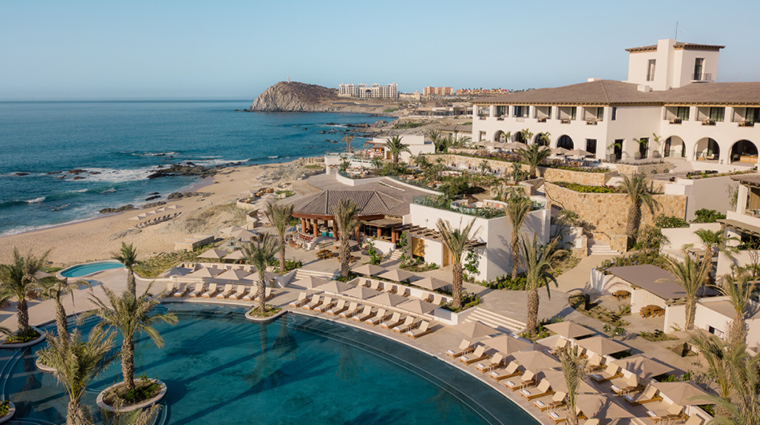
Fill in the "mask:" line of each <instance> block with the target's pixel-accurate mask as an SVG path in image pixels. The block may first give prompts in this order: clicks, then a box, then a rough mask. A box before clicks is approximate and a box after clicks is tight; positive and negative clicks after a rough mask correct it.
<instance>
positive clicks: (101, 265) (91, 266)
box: [61, 260, 124, 277]
mask: <svg viewBox="0 0 760 425" xmlns="http://www.w3.org/2000/svg"><path fill="white" fill-rule="evenodd" d="M119 267H124V265H123V264H121V263H120V262H118V261H116V260H108V261H97V262H94V263H87V264H80V265H78V266H74V267H69V268H68V269H65V270H63V271H62V272H61V276H63V277H80V276H87V275H88V274H93V273H95V272H101V271H103V270H111V269H118V268H119Z"/></svg>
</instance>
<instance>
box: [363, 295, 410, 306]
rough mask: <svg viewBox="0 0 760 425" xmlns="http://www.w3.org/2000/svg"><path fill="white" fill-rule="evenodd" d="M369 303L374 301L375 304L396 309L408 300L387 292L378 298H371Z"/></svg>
mask: <svg viewBox="0 0 760 425" xmlns="http://www.w3.org/2000/svg"><path fill="white" fill-rule="evenodd" d="M368 301H372V302H373V303H375V304H380V305H385V306H389V307H395V306H397V305H399V304H401V303H402V302H404V301H406V298H405V297H402V296H401V295H396V294H389V293H387V292H383V293H382V294H380V295H378V296H376V297H372V298H370V299H369V300H368Z"/></svg>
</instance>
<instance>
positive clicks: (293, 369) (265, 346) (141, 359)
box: [0, 304, 537, 425]
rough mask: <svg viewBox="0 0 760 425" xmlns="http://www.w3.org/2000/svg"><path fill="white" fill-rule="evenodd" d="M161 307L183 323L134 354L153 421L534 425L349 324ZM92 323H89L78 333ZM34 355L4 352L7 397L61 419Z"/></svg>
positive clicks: (52, 384) (55, 395)
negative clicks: (152, 387) (160, 386)
mask: <svg viewBox="0 0 760 425" xmlns="http://www.w3.org/2000/svg"><path fill="white" fill-rule="evenodd" d="M160 308H161V309H162V310H167V311H171V312H173V313H175V314H176V315H177V316H178V317H179V319H180V321H179V324H178V325H176V326H173V327H172V326H168V325H163V324H162V325H160V326H159V330H160V332H161V334H162V336H163V337H164V339H165V342H166V345H165V347H164V348H163V349H162V350H159V349H157V348H155V347H154V346H153V345H152V343H148V341H147V339H146V338H145V337H144V336H143V337H141V338H139V340H137V341H136V343H137V345H138V350H137V356H136V358H135V364H136V370H137V374H138V375H139V374H142V373H145V374H147V375H148V376H150V377H154V376H156V377H158V378H159V379H161V380H163V381H164V382H166V384H167V385H168V387H169V392H168V394H167V396H166V398H165V399H164V400H163V401H162V404H163V405H164V409H162V413H161V415H160V417H159V418H158V420H157V423H158V424H159V425H161V424H191V423H192V424H200V425H206V424H233V423H234V424H240V423H262V424H279V423H293V424H299V423H315V424H331V425H333V424H354V423H356V424H358V423H361V424H387V423H394V422H395V423H404V424H430V423H436V424H462V423H467V424H507V423H509V424H515V425H521V424H526V425H527V424H531V425H534V424H536V423H537V422H536V421H535V420H534V419H533V418H532V417H531V416H530V415H528V414H527V413H526V412H524V411H523V410H522V409H520V408H519V407H518V406H516V405H514V404H513V403H511V402H509V401H508V400H506V399H505V398H504V397H503V396H502V395H501V394H499V393H498V392H497V391H494V390H493V389H492V388H490V387H488V385H486V384H485V383H482V382H480V381H478V380H476V379H474V378H472V377H471V376H469V375H467V374H466V373H464V372H462V371H459V370H457V369H456V368H454V367H452V366H450V365H448V364H446V363H445V362H443V361H440V360H438V359H436V358H434V357H431V356H428V355H426V354H423V353H421V352H419V351H417V350H414V349H412V348H409V347H406V346H404V345H402V344H399V343H397V342H395V341H392V340H389V339H386V338H382V337H380V336H377V335H373V334H371V333H368V332H364V331H361V330H359V329H355V328H352V327H350V326H346V325H341V324H339V323H333V322H330V321H325V320H321V319H318V318H311V317H306V316H299V315H294V314H287V315H285V316H283V317H281V318H280V319H278V320H276V321H274V322H272V323H271V324H269V325H265V326H262V325H258V324H254V323H251V322H247V321H246V320H245V319H244V317H243V314H244V312H245V310H243V309H241V308H237V307H216V306H214V307H211V306H198V305H186V304H169V305H165V306H161V307H160ZM95 323H96V321H95V319H91V320H88V321H87V322H86V323H84V324H83V325H82V327H81V328H82V330H83V332H86V331H89V329H91V328H92V326H94V324H95ZM53 328H54V326H53V325H51V326H49V327H48V328H47V329H53ZM116 344H117V346H119V344H120V341H116ZM40 345H44V344H40ZM38 349H40V348H38V347H33V348H31V349H28V350H25V351H24V352H20V350H17V351H15V352H11V351H2V352H0V356H2V357H3V359H2V363H0V364H2V365H5V366H4V369H2V375H0V383H1V385H2V389H3V394H4V395H5V396H6V397H8V398H10V400H11V401H13V402H14V403H15V404H16V408H17V409H18V413H17V414H16V419H19V420H20V421H19V422H17V423H19V424H21V423H22V422H21V421H24V423H38V424H47V423H62V422H64V421H65V413H66V397H65V395H64V393H63V390H62V387H61V386H60V384H58V383H57V382H56V380H55V378H54V377H53V376H52V375H50V374H43V373H41V372H38V371H37V370H36V369H35V366H34V360H35V357H34V354H33V352H34V351H36V350H38ZM120 379H121V364H120V363H119V362H115V363H114V364H113V365H111V367H109V368H108V369H107V370H106V371H105V372H104V373H103V374H102V375H101V376H100V377H99V378H98V379H97V380H96V381H95V382H93V383H92V384H91V385H90V388H89V389H88V392H87V394H86V396H85V399H84V404H85V405H88V406H94V405H95V403H94V400H95V397H96V396H97V394H98V393H99V392H100V391H102V390H103V389H105V388H106V387H107V386H109V385H111V384H112V383H114V382H116V381H118V380H120ZM11 423H13V422H11Z"/></svg>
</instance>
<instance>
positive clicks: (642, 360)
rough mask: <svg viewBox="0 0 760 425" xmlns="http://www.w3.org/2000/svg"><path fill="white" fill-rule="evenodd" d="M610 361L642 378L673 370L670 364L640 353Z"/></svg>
mask: <svg viewBox="0 0 760 425" xmlns="http://www.w3.org/2000/svg"><path fill="white" fill-rule="evenodd" d="M612 363H613V364H615V365H617V366H620V367H621V368H622V369H625V370H627V371H629V372H631V373H634V374H636V375H638V376H639V378H642V379H649V378H652V377H655V376H659V375H662V374H663V373H668V372H671V371H672V370H673V367H672V366H670V365H667V364H665V363H660V362H658V361H655V360H653V359H650V358H649V357H646V356H644V355H642V354H637V355H635V356H631V357H626V358H624V359H620V360H615V361H613V362H612Z"/></svg>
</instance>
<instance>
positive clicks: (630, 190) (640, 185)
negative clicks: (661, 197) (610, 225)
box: [618, 172, 657, 244]
mask: <svg viewBox="0 0 760 425" xmlns="http://www.w3.org/2000/svg"><path fill="white" fill-rule="evenodd" d="M647 186H649V177H647V175H646V174H644V173H643V172H641V173H636V174H633V175H631V176H628V175H626V174H623V181H621V182H620V183H618V187H620V188H621V189H623V190H624V191H625V192H626V193H627V194H628V200H629V201H630V202H631V205H630V206H629V207H628V222H627V224H626V229H625V232H626V234H627V235H628V242H629V244H630V243H633V239H634V238H635V237H636V232H638V230H639V226H640V225H641V206H642V205H646V206H647V207H648V208H649V211H650V212H651V213H653V214H654V209H655V207H656V206H657V201H655V199H654V197H653V196H652V193H651V192H650V191H649V189H648V188H647Z"/></svg>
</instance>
